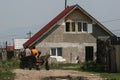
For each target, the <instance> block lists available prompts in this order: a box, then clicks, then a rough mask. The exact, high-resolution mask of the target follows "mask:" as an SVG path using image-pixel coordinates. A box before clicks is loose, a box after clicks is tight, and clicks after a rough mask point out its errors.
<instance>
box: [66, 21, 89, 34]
mask: <svg viewBox="0 0 120 80" xmlns="http://www.w3.org/2000/svg"><path fill="white" fill-rule="evenodd" d="M72 22H75V31H72ZM78 22H80V23H81V31H78ZM66 23H67V22H66ZM66 23H65V32H66V33H84V32H88V22H86V21H70V22H69V23H70V31H66ZM84 23H86V24H87V31H84V30H83V24H84Z"/></svg>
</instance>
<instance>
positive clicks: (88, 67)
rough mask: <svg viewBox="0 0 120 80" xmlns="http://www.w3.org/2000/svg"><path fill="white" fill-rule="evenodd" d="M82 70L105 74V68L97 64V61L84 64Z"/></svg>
mask: <svg viewBox="0 0 120 80" xmlns="http://www.w3.org/2000/svg"><path fill="white" fill-rule="evenodd" d="M81 69H83V70H87V71H95V72H103V71H104V66H103V65H100V64H98V63H96V62H95V61H88V62H85V63H83V64H82V66H81Z"/></svg>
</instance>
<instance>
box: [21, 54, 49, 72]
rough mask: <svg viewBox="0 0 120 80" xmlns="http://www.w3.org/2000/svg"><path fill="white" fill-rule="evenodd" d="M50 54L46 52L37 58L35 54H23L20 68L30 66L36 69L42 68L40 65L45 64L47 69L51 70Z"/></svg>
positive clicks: (29, 67)
mask: <svg viewBox="0 0 120 80" xmlns="http://www.w3.org/2000/svg"><path fill="white" fill-rule="evenodd" d="M49 57H50V55H48V54H46V55H44V56H40V57H39V58H37V59H36V57H35V56H34V55H31V56H22V57H21V58H20V68H21V69H24V68H28V69H29V70H31V69H32V68H35V69H36V70H39V69H40V66H42V65H44V66H45V69H46V70H49V64H48V59H49Z"/></svg>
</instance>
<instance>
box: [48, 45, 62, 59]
mask: <svg viewBox="0 0 120 80" xmlns="http://www.w3.org/2000/svg"><path fill="white" fill-rule="evenodd" d="M52 49H55V55H52ZM59 50H60V51H59ZM58 51H59V52H61V54H60V55H59V52H58ZM50 55H51V56H54V57H55V56H62V48H61V47H53V48H50Z"/></svg>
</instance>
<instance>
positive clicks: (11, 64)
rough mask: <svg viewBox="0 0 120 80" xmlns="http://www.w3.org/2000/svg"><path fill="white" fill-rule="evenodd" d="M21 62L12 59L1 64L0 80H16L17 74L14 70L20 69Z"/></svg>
mask: <svg viewBox="0 0 120 80" xmlns="http://www.w3.org/2000/svg"><path fill="white" fill-rule="evenodd" d="M18 61H19V60H17V59H10V60H5V61H1V62H0V80H14V76H15V74H14V73H12V69H15V68H18V66H19V62H18Z"/></svg>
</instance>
